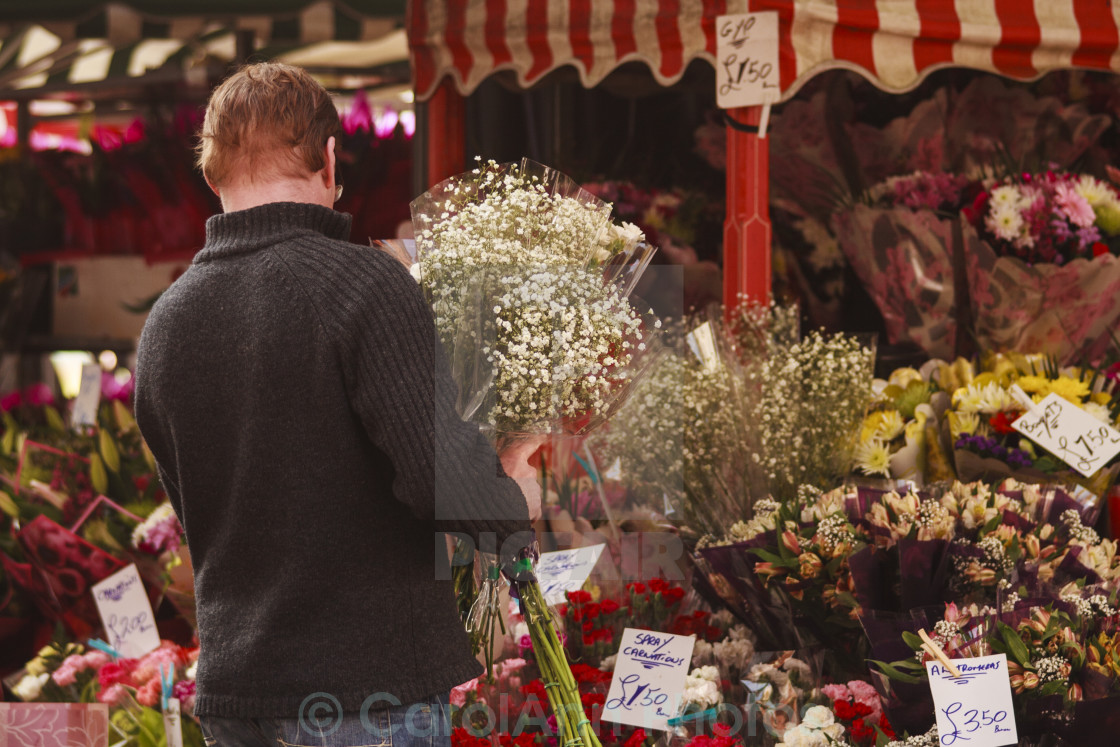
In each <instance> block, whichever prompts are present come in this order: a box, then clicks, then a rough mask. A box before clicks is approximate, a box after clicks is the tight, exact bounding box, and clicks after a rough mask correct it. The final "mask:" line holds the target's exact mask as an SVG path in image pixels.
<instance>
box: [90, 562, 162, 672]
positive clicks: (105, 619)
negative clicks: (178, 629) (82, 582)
mask: <svg viewBox="0 0 1120 747" xmlns="http://www.w3.org/2000/svg"><path fill="white" fill-rule="evenodd" d="M92 591H93V601H94V602H96V603H97V611H98V612H99V613H100V614H101V622H102V624H104V625H105V636H106V637H107V638H108V639H109V645H110V646H112V647H113V648H114V649H116V651H117V652H118V653H119V654H120V655H121V656H123V657H124V658H126V659H139V658H140V657H141V656H143V655H144V654H146V653H148V652H149V651H155V650H156V649H157V648H159V631H157V630H156V622H155V616H154V615H153V614H152V603H151V602H150V601H149V600H148V594H147V592H145V591H144V582H143V581H141V580H140V574H139V572H137V570H136V565H135V564H133V565H129V566H127V567H125V568H122V569H121V570H119V571H117V572H116V573H114V574H113V575H112V576H109V578H107V579H105V580H104V581H100V582H98V583H97V584H95V585H94V586H93V587H92Z"/></svg>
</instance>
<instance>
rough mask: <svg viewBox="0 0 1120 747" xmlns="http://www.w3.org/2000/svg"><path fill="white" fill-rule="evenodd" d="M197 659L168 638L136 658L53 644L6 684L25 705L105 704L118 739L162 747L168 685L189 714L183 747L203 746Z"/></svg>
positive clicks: (195, 650) (184, 721) (144, 746)
mask: <svg viewBox="0 0 1120 747" xmlns="http://www.w3.org/2000/svg"><path fill="white" fill-rule="evenodd" d="M197 660H198V648H196V647H195V648H184V647H182V646H179V645H178V644H175V643H173V642H171V641H166V640H165V641H162V642H161V643H160V646H159V648H157V649H155V650H154V651H152V652H150V653H148V654H145V655H144V656H142V657H140V658H138V659H129V658H116V657H113V656H111V655H110V654H108V653H105V652H104V651H102V650H101V649H99V648H94V647H92V646H90V647H86V646H83V645H81V644H77V643H67V644H61V643H52V644H50V645H48V646H46V647H44V648H43V649H42V650H41V651H39V653H38V654H37V655H36V656H35V657H34V658H33V659H31V660H30V661H29V662H27V665H26V666H25V667H24V669H23V670H22V671H21V672H18V673H16V674H15V675H13V676H12V677H11V678H9V680H8V681H7V682H6V684H8V685H9V687H10V688H11V691H12V693H13V694H14V695H15V696H16V697H17V698H18V699H20V700H21V701H25V702H41V703H107V704H109V709H110V711H109V723H110V726H111V728H112V729H113V730H114V732H115V733H116V738H117V739H115V740H114V741H118V742H119V743H121V744H130V745H137V746H138V747H158V746H159V745H160V744H163V743H165V742H164V741H162V740H163V739H164V738H163V734H164V725H163V714H162V712H161V706H162V703H163V695H164V686H163V681H167V682H170V683H171V689H170V691H169V692H167V696H168V697H174V698H177V699H178V700H179V705H180V711H181V713H182V714H183V715H184V716H185V718H183V719H182V733H183V742H182V743H183V744H184V745H193V746H195V747H202V744H203V739H202V732H201V731H200V730H199V728H198V724H197V722H196V721H195V720H194V718H193V717H192V716H193V713H194V703H195V664H196V662H197Z"/></svg>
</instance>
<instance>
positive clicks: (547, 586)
mask: <svg viewBox="0 0 1120 747" xmlns="http://www.w3.org/2000/svg"><path fill="white" fill-rule="evenodd" d="M604 547H606V545H605V544H601V545H591V546H589V547H576V548H573V549H571V550H557V551H556V552H544V553H541V557H540V560H538V561H537V583H539V584H540V587H541V594H542V595H543V596H544V601H545V602H547V603H548V604H560V603H561V602H563V601H564V595H565V593H566V592H569V591H576V590H578V589H581V588H583V584H584V582H586V581H587V577H588V576H590V575H591V570H592V569H593V568H594V567H595V564H596V563H598V562H599V556H600V555H601V554H602V553H603V548H604Z"/></svg>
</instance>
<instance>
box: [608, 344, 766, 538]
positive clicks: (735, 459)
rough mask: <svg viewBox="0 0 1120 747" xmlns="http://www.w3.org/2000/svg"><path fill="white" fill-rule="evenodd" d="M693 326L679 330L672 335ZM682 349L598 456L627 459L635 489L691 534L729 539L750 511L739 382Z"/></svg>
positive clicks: (644, 387)
mask: <svg viewBox="0 0 1120 747" xmlns="http://www.w3.org/2000/svg"><path fill="white" fill-rule="evenodd" d="M692 325H693V323H692V322H681V323H679V324H674V325H672V329H671V330H670V333H674V334H675V333H678V332H679V333H682V334H683V333H686V332H688V331H691V329H692ZM681 347H682V350H680V351H677V352H672V351H670V352H667V353H666V354H665V355H663V356H662V357H661V359H660V360H659V361H658V362H657V364H656V365H655V366H654V367H653V368H652V369H651V370H650V372H649V373H648V375H647V376H646V377H645V379H644V380H643V381H642V382H641V383H640V384H639V385H638V386H637V387H636V388H635V391H634V392H633V394H632V395H631V397H630V399H629V401H627V403H626V404H625V405H624V406H623V407H622V408H621V409H620V410H619V412H618V414H617V415H616V416H615V417H614V418H613V419H612V421H611V424H610V427H609V428H607V429H606V430H605V431H604V432H603V433H602V436H601V438H600V439H599V440H598V442H597V443H596V448H597V449H600V450H601V451H602V452H603V455H604V461H605V462H610V461H613V460H614V459H615V458H619V459H621V461H622V465H623V469H624V470H625V472H626V475H627V478H628V479H629V480H630V481H631V483H632V485H633V486H634V487H636V488H638V489H639V490H642V489H644V491H645V492H647V493H648V494H649V495H648V498H649V500H650V501H651V502H653V503H654V505H661V504H662V502H663V501H664V500H668V501H669V502H670V503H671V504H672V508H673V509H674V510H675V511H677V512H679V515H678V516H677V518H678V519H679V520H680V522H681V523H682V525H683V526H684V527H685V528H686V530H687V531H688V532H689V533H692V534H695V535H696V536H701V535H704V534H723V532H724V531H725V528H726V527H727V525H728V523H729V522H732V521H734V520H735V519H736V518H738V517H741V516H745V515H748V513H749V507H750V494H749V489H748V485H747V481H746V479H745V477H746V475H745V474H744V472H743V470H742V465H743V464H744V463H745V461H746V460H747V458H748V455H749V453H750V447H749V440H748V434H747V427H746V423H745V420H744V418H745V417H746V410H745V407H744V406H743V405H742V404H741V402H740V390H741V383H740V379H739V376H740V374H739V372H738V370H737V369H736V368H734V367H733V366H731V365H727V364H728V363H729V362H728V361H723V360H719V359H718V358H709V359H708V360H707V362H705V360H704V359H702V358H700V357H698V356H697V355H696V354H695V353H694V352H693V351H691V350H689V349H688V347H687V346H684V345H682V346H681Z"/></svg>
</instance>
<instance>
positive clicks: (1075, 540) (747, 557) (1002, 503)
mask: <svg viewBox="0 0 1120 747" xmlns="http://www.w3.org/2000/svg"><path fill="white" fill-rule="evenodd" d="M1089 511H1090V509H1088V508H1087V507H1085V506H1083V505H1081V504H1080V503H1078V502H1077V501H1076V500H1074V499H1073V498H1072V497H1070V496H1069V495H1068V494H1067V493H1066V492H1065V491H1063V490H1061V489H1059V488H1053V487H1042V486H1038V485H1024V484H1020V483H1016V482H1015V481H1013V480H1008V481H1006V482H1005V483H1003V484H1002V485H1000V486H998V489H993V488H991V487H989V486H987V485H985V484H982V483H972V484H963V483H953V484H952V485H951V486H950V487H949V488H948V489H943V490H941V491H934V490H925V491H903V492H902V493H899V492H896V491H893V490H890V491H888V490H882V489H875V488H869V487H865V486H853V487H847V488H838V489H835V490H832V491H829V492H827V493H823V494H822V493H820V492H819V491H815V490H811V489H806V490H803V491H802V496H801V497H800V498H799V500H798V501H796V502H791V503H787V504H778V503H776V502H764V501H760V502H758V503H756V504H755V516H754V518H752V519H750V520H749V521H745V522H739V523H737V524H735V525H733V526H732V527H731V528H730V531H729V532H728V533H727V534H726V535H725V536H723V537H722V538H720V539H709V540H707V541H706V542H705V543H703V545H702V546H701V548H700V549H699V551H698V552H699V554H700V555H701V556H702V557H703V558H704V559H705V560H706V562H707V564H708V566H709V567H710V568H711V569H712V574H711V575H712V576H713V577H714V578H710V579H709V583H710V584H712V585H713V586H715V585H727V586H729V587H731V588H732V589H733V590H734V591H735V592H736V593H737V594H738V595H739V596H740V597H741V598H742V599H743V600H744V604H741V605H737V606H733V605H729V609H731V611H732V612H734V613H736V614H737V615H740V616H741V617H742V618H743V619H744V621H745V622H747V623H748V625H750V627H751V629H752V630H753V631H754V632H755V634H756V635H757V636H758V638H759V641H760V645H762V646H763V647H767V648H779V647H780V646H776V645H775V644H780V643H787V644H792V645H790V646H789V647H791V648H792V647H794V646H796V647H802V646H805V645H809V644H814V643H820V644H823V645H824V646H825V647H826V648H828V649H830V650H832V651H833V652H836V653H838V654H840V655H842V656H841V657H840V658H838V659H837V662H838V663H839V664H840V665H843V662H844V658H843V655H846V658H847V659H848V660H851V659H853V658H858V656H859V655H860V654H861V653H862V650H861V649H859V648H858V646H856V647H854V646H853V637H852V636H851V635H849V633H850V632H851V631H853V630H858V627H859V619H860V617H861V615H862V616H866V615H868V614H874V613H875V612H881V611H889V612H893V613H898V612H906V611H908V610H911V609H914V608H920V607H923V606H927V605H930V604H940V603H942V602H944V601H949V600H953V599H955V600H960V601H969V602H978V603H981V604H995V603H997V601H999V599H1000V598H1001V597H1000V595H1002V594H1005V593H1006V590H1007V589H1008V588H1010V587H1011V586H1012V585H1015V586H1018V585H1025V586H1027V587H1028V588H1030V589H1032V590H1033V589H1036V588H1041V586H1042V585H1052V584H1055V583H1068V582H1070V581H1072V580H1074V579H1077V578H1081V579H1088V580H1089V581H1090V582H1091V583H1096V582H1107V581H1110V580H1112V579H1114V578H1116V577H1117V575H1118V573H1120V571H1118V568H1120V560H1118V559H1117V557H1116V543H1115V542H1114V541H1112V540H1108V539H1102V538H1101V537H1099V536H1098V535H1097V534H1096V532H1095V531H1094V530H1093V529H1092V528H1091V526H1090V524H1089V522H1087V520H1086V516H1087V514H1088V513H1089ZM865 625H866V623H865ZM857 640H858V637H857Z"/></svg>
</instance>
